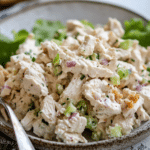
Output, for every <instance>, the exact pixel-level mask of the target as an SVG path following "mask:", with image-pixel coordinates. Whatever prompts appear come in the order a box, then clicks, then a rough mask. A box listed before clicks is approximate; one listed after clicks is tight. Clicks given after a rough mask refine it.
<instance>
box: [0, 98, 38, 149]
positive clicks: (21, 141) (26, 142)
mask: <svg viewBox="0 0 150 150" xmlns="http://www.w3.org/2000/svg"><path fill="white" fill-rule="evenodd" d="M0 104H2V105H3V106H4V107H5V109H6V111H7V113H8V115H9V117H10V120H11V122H12V125H13V128H14V132H15V135H16V140H17V143H18V147H19V150H35V149H34V147H33V145H32V143H31V141H30V139H29V138H28V136H27V134H26V132H25V130H24V129H23V127H22V125H21V124H20V122H19V120H18V118H17V117H16V115H15V113H14V112H13V110H12V108H11V107H10V106H9V105H8V104H6V103H5V102H4V101H3V100H2V98H1V97H0Z"/></svg>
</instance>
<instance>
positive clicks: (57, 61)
mask: <svg viewBox="0 0 150 150" xmlns="http://www.w3.org/2000/svg"><path fill="white" fill-rule="evenodd" d="M53 65H54V66H57V65H60V58H59V54H58V53H57V55H56V56H55V58H54V59H53Z"/></svg>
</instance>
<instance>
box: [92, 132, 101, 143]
mask: <svg viewBox="0 0 150 150" xmlns="http://www.w3.org/2000/svg"><path fill="white" fill-rule="evenodd" d="M101 137H102V132H100V131H99V132H97V131H94V132H92V137H91V138H92V139H93V140H94V141H99V140H100V139H101Z"/></svg>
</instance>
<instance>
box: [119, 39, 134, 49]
mask: <svg viewBox="0 0 150 150" xmlns="http://www.w3.org/2000/svg"><path fill="white" fill-rule="evenodd" d="M132 45H133V41H132V40H125V41H124V42H121V43H120V46H119V47H120V48H122V49H125V50H127V49H129V48H130V47H132Z"/></svg>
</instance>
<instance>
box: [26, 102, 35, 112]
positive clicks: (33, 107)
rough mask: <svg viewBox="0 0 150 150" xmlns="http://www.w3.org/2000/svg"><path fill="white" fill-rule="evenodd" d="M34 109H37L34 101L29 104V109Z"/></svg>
mask: <svg viewBox="0 0 150 150" xmlns="http://www.w3.org/2000/svg"><path fill="white" fill-rule="evenodd" d="M33 109H35V104H34V102H33V101H32V102H31V104H29V109H28V111H30V110H33Z"/></svg>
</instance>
